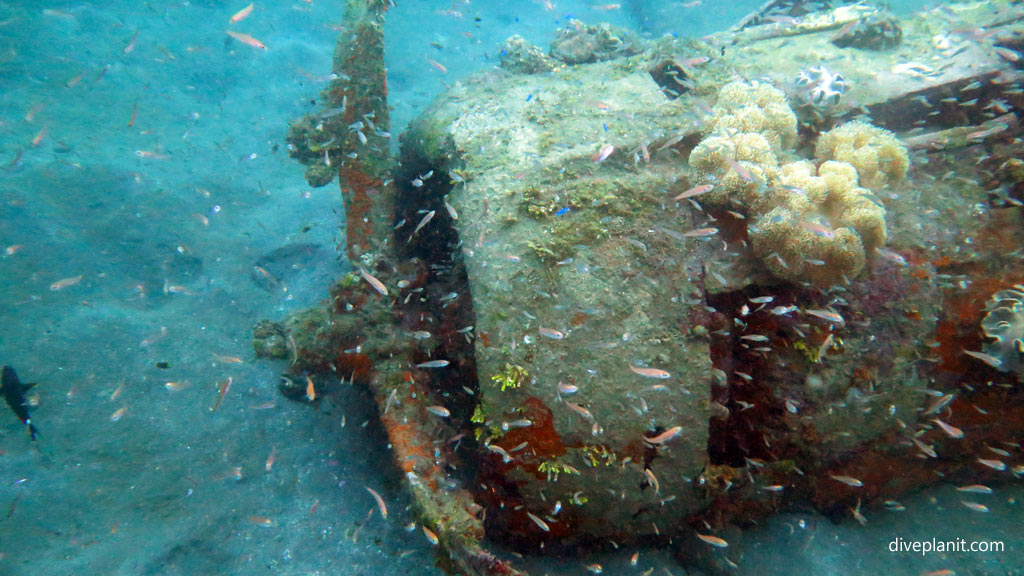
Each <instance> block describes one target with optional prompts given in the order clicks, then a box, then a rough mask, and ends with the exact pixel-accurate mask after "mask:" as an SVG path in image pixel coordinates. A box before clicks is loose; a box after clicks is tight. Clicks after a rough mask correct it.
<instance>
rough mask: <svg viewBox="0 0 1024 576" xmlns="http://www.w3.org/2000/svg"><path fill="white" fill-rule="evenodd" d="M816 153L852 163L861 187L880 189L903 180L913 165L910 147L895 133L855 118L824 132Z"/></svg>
mask: <svg viewBox="0 0 1024 576" xmlns="http://www.w3.org/2000/svg"><path fill="white" fill-rule="evenodd" d="M814 155H815V156H817V157H818V158H821V159H822V160H839V161H840V162H849V163H850V164H852V165H853V166H854V167H855V168H856V169H857V175H858V176H859V177H860V184H861V186H866V187H868V188H874V189H876V190H877V189H880V188H885V187H886V186H888V185H889V184H890V183H893V182H898V181H900V180H903V177H904V176H906V175H907V168H909V167H910V160H909V159H908V158H907V147H906V146H904V145H903V143H902V142H900V141H899V140H897V139H896V137H895V136H893V134H892V132H889V131H888V130H883V129H881V128H879V127H878V126H873V125H871V124H868V123H867V122H861V121H859V120H855V121H853V122H848V123H846V124H843V125H842V126H839V127H838V128H835V129H833V130H831V131H829V132H826V133H824V134H822V135H821V138H818V146H817V148H816V149H815V151H814Z"/></svg>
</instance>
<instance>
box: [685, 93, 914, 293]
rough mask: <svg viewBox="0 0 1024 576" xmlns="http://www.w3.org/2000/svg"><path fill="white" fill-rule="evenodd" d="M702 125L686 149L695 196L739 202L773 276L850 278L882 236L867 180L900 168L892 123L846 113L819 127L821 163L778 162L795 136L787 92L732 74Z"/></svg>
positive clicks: (880, 211)
mask: <svg viewBox="0 0 1024 576" xmlns="http://www.w3.org/2000/svg"><path fill="white" fill-rule="evenodd" d="M710 128H711V132H710V135H709V136H708V137H706V138H704V140H702V141H701V142H700V144H698V145H697V146H696V148H694V150H693V152H692V153H691V154H690V165H691V166H693V168H694V169H696V170H697V172H698V174H700V180H701V182H702V183H710V184H713V185H714V189H713V190H712V191H711V192H710V193H708V194H706V195H704V196H702V202H704V203H705V204H707V205H709V206H711V207H714V208H722V209H728V210H733V211H737V212H740V213H742V214H744V215H745V216H746V217H747V218H748V220H750V221H751V223H750V226H749V227H748V232H749V236H750V239H751V243H752V245H753V249H754V253H755V254H756V255H757V256H758V257H759V258H760V259H761V261H762V262H763V263H764V265H765V267H766V268H767V269H768V270H769V271H770V272H771V273H772V274H774V275H775V276H777V277H779V278H783V279H786V280H790V281H794V282H810V283H812V284H815V285H818V286H830V285H833V284H835V283H837V282H840V281H842V280H843V279H844V278H852V277H854V276H856V275H857V274H859V273H860V272H861V270H862V269H863V268H864V264H865V262H866V260H867V256H868V255H869V254H872V253H873V252H874V249H875V248H877V247H880V246H882V245H884V244H885V236H886V233H885V207H884V206H883V205H882V203H881V202H880V201H879V200H878V199H877V198H876V197H875V196H874V194H873V193H872V192H871V190H869V189H868V188H865V187H861V184H863V185H864V186H867V187H875V188H878V187H883V186H886V185H889V184H890V183H893V182H896V181H898V180H900V179H902V178H903V177H904V176H905V175H906V171H907V166H908V160H907V152H906V147H905V146H903V144H902V143H901V142H900V141H899V140H897V139H896V138H895V137H894V136H893V135H892V134H891V133H889V132H887V131H885V130H882V129H881V128H877V127H875V126H872V125H870V124H866V123H863V122H851V123H850V124H846V125H843V126H840V127H839V128H836V129H835V130H832V131H831V132H829V133H826V134H823V135H822V136H821V138H820V140H819V143H818V149H817V156H818V158H819V160H821V161H822V162H821V163H820V165H818V164H816V163H815V162H812V161H808V160H800V161H796V162H790V163H784V164H780V158H782V156H783V154H785V150H784V146H787V145H789V144H790V143H792V142H793V141H795V139H796V117H795V116H794V114H793V111H792V110H791V109H790V108H789V106H788V104H787V103H786V99H785V95H784V94H783V93H782V92H781V91H779V90H777V89H775V88H773V87H771V86H769V85H766V84H757V83H755V84H746V83H743V82H734V83H731V84H728V85H726V86H725V87H723V88H722V90H721V92H720V93H719V101H718V103H717V104H716V105H715V108H714V109H713V117H712V120H711V122H710Z"/></svg>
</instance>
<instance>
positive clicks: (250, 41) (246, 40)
mask: <svg viewBox="0 0 1024 576" xmlns="http://www.w3.org/2000/svg"><path fill="white" fill-rule="evenodd" d="M226 32H227V33H228V36H231V37H232V38H234V39H235V40H238V41H239V42H241V43H242V44H246V45H248V46H252V47H253V48H259V49H260V50H266V49H267V45H266V44H264V43H263V42H260V41H259V40H257V39H255V38H253V37H252V36H249V35H248V34H242V33H241V32H232V31H231V30H227V31H226Z"/></svg>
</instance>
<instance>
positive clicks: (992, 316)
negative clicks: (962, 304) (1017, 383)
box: [981, 284, 1024, 376]
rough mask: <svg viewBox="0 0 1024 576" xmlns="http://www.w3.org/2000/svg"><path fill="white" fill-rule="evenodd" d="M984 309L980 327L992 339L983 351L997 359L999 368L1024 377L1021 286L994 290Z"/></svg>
mask: <svg viewBox="0 0 1024 576" xmlns="http://www.w3.org/2000/svg"><path fill="white" fill-rule="evenodd" d="M985 309H986V310H988V314H986V315H985V318H984V319H982V321H981V328H982V329H983V330H984V331H985V336H987V337H989V338H991V339H993V340H994V342H991V343H986V344H985V346H984V348H983V350H984V352H985V353H986V354H988V355H990V356H994V357H995V358H998V359H999V361H1000V364H999V367H998V368H999V370H1002V371H1003V372H1011V371H1012V372H1016V373H1017V374H1019V375H1021V376H1024V285H1020V284H1017V285H1015V286H1014V287H1013V288H1010V289H1007V290H1000V291H999V292H996V293H995V294H993V295H992V298H991V299H990V300H989V301H988V303H987V304H986V305H985Z"/></svg>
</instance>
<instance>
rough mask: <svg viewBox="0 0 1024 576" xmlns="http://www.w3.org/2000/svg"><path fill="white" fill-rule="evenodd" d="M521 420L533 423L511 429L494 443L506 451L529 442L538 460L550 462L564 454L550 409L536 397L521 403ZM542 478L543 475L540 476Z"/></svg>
mask: <svg viewBox="0 0 1024 576" xmlns="http://www.w3.org/2000/svg"><path fill="white" fill-rule="evenodd" d="M520 415H521V416H522V417H523V418H527V419H529V420H530V421H531V422H533V424H532V425H530V426H528V427H526V428H513V429H512V430H509V431H508V433H507V434H505V435H504V436H502V437H501V439H500V440H498V441H497V442H495V444H498V445H499V446H501V447H502V448H504V449H506V450H511V449H512V448H514V447H516V446H518V445H519V444H522V443H523V442H529V443H530V448H531V449H532V450H533V451H534V452H536V454H537V456H536V457H537V458H538V459H539V460H542V461H543V460H551V459H553V458H557V457H559V456H561V455H563V454H565V444H563V443H562V437H561V436H560V435H559V434H558V431H557V430H555V419H554V415H553V414H552V413H551V409H550V408H548V407H547V405H545V404H544V402H543V401H542V400H541V399H540V398H537V397H536V396H530V397H529V398H527V399H526V402H524V403H523V406H522V408H521V410H520ZM541 476H542V477H543V476H544V475H543V474H541Z"/></svg>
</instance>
